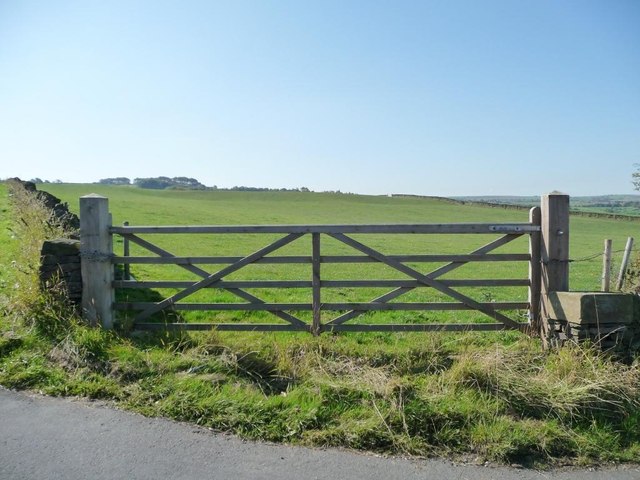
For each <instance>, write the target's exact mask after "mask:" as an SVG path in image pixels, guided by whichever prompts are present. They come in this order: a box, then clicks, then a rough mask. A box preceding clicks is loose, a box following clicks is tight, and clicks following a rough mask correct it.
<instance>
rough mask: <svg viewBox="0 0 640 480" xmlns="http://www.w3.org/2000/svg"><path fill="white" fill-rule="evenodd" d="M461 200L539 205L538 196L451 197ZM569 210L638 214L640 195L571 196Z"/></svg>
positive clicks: (607, 213) (525, 205)
mask: <svg viewBox="0 0 640 480" xmlns="http://www.w3.org/2000/svg"><path fill="white" fill-rule="evenodd" d="M451 198H452V199H453V200H457V201H461V202H474V203H488V204H493V205H514V206H519V207H531V206H534V205H539V203H540V197H529V196H508V195H487V196H469V197H451ZM570 202H571V210H572V211H577V212H589V213H602V214H605V215H632V216H640V195H596V196H587V197H571V199H570Z"/></svg>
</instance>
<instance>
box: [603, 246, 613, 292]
mask: <svg viewBox="0 0 640 480" xmlns="http://www.w3.org/2000/svg"><path fill="white" fill-rule="evenodd" d="M611 244H612V241H611V240H609V239H607V240H605V241H604V254H603V255H602V291H603V292H608V291H609V287H610V286H611Z"/></svg>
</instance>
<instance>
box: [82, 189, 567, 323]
mask: <svg viewBox="0 0 640 480" xmlns="http://www.w3.org/2000/svg"><path fill="white" fill-rule="evenodd" d="M568 207H569V197H568V196H567V195H563V194H556V193H554V194H549V195H545V196H543V197H542V204H541V207H534V208H532V209H531V210H530V212H529V219H528V221H527V222H523V223H465V224H462V223H451V224H402V225H399V224H398V225H396V224H394V225H278V226H272V225H252V226H242V225H232V226H219V225H216V226H129V225H124V226H112V225H111V215H110V213H109V208H108V199H107V198H105V197H101V196H98V195H87V196H84V197H81V198H80V223H81V227H80V234H81V235H80V237H81V239H80V240H81V258H82V261H81V264H82V275H83V303H82V305H83V312H84V315H85V318H87V319H88V321H89V322H90V323H91V324H100V325H102V326H103V327H105V328H112V326H113V323H114V318H115V312H117V311H123V310H128V311H135V312H137V313H136V314H135V315H134V318H133V322H134V328H136V329H140V330H155V329H181V330H205V329H212V328H216V329H218V330H236V331H308V332H311V333H313V334H316V335H317V334H320V333H321V332H327V331H328V332H338V331H474V330H475V331H488V330H505V329H511V330H520V331H526V332H528V331H537V330H539V328H540V315H541V304H542V302H541V297H542V295H544V294H545V293H546V292H548V291H553V290H555V291H564V290H568V240H569V208H568ZM154 234H270V235H273V234H279V235H282V236H281V237H280V238H279V239H278V240H276V241H273V242H271V243H268V244H267V245H265V246H264V247H263V248H260V249H259V250H257V251H255V252H252V253H250V254H248V255H246V256H243V257H242V256H240V257H220V256H218V257H216V256H209V257H181V256H176V255H174V254H173V253H171V252H170V251H167V250H166V249H164V248H161V247H159V246H157V245H155V244H154V243H152V242H151V241H149V240H148V239H146V238H142V237H141V235H145V237H149V236H153V235H154ZM352 234H358V235H359V238H361V237H362V236H363V235H362V234H389V235H393V234H447V235H469V234H471V235H473V234H493V235H496V236H497V238H496V239H495V240H493V241H491V242H490V243H488V244H486V245H484V246H482V247H480V248H477V249H476V250H474V251H472V252H468V253H464V254H455V255H452V254H447V255H437V254H436V255H434V254H424V255H423V254H420V255H388V254H384V253H382V252H380V251H379V250H378V249H375V248H372V247H370V246H367V245H366V244H365V243H363V242H362V241H360V240H356V239H354V238H353V237H352V236H350V235H352ZM114 235H120V236H121V237H122V238H123V239H124V243H125V245H127V244H128V243H133V244H137V245H138V246H140V247H142V248H144V249H146V250H147V251H149V252H150V253H152V254H153V256H145V257H134V256H130V255H128V252H127V251H125V252H124V254H123V255H121V256H118V255H115V254H114V252H113V243H114V242H113V236H114ZM305 235H310V236H311V252H310V255H306V256H305V255H303V256H292V255H288V256H286V255H281V256H273V255H270V254H272V253H274V252H276V251H278V250H279V249H281V248H282V247H284V246H285V245H288V244H290V243H291V242H293V241H295V240H297V239H298V238H301V237H302V236H305ZM523 235H527V236H528V237H529V251H528V252H526V253H525V252H523V253H509V254H495V253H492V252H493V250H495V249H497V248H498V247H501V246H503V245H505V244H507V243H509V242H512V241H513V240H515V239H516V238H519V237H521V236H523ZM325 236H326V237H330V238H332V239H334V240H337V241H338V242H340V243H342V244H345V245H347V246H349V247H351V248H352V249H353V250H354V251H355V252H357V253H358V255H323V254H322V250H321V242H322V238H323V237H325ZM125 250H128V249H125ZM496 261H498V262H505V261H506V262H513V261H521V262H522V261H526V262H528V263H529V269H528V271H529V274H528V278H525V279H485V280H482V279H480V280H478V279H476V280H460V279H455V280H454V279H449V280H444V279H441V278H440V277H442V276H443V275H444V274H446V273H448V272H451V271H453V270H455V269H457V268H459V267H461V266H463V265H465V264H468V263H469V262H496ZM365 262H378V263H380V264H383V265H386V266H388V267H391V268H392V269H394V270H395V271H398V272H401V273H402V274H404V275H406V277H407V279H405V280H375V279H361V280H324V279H323V278H322V268H321V267H322V265H323V264H330V263H365ZM421 262H440V263H444V262H446V263H445V264H444V265H442V266H440V267H439V268H436V269H435V270H432V271H430V272H428V273H421V272H420V271H418V270H416V269H415V268H412V267H410V266H408V265H406V264H407V263H421ZM255 263H277V264H301V263H302V264H309V265H310V267H311V268H310V270H311V271H310V278H308V279H307V280H241V281H239V280H236V281H232V280H226V279H225V277H228V276H229V275H230V274H232V273H234V272H238V271H239V270H241V269H242V268H244V267H246V266H248V265H252V264H255ZM131 264H165V265H166V264H171V265H178V266H179V267H181V268H184V269H186V270H188V271H189V272H191V273H193V274H196V275H197V276H198V277H199V280H196V281H171V280H158V281H136V280H132V279H130V278H128V277H127V276H125V278H124V279H118V280H116V279H115V278H114V270H115V268H114V266H115V265H124V266H125V270H126V271H128V269H129V265H131ZM199 265H226V266H225V267H223V268H221V269H219V270H217V271H213V272H210V271H209V270H208V269H204V268H202V267H201V266H199ZM504 286H523V287H524V286H526V287H528V292H529V294H528V299H527V301H526V302H523V301H520V302H478V301H477V300H474V299H472V298H470V297H469V296H468V295H466V294H463V293H461V292H460V291H458V290H456V287H504ZM342 287H348V288H359V287H387V288H391V289H392V290H390V291H389V292H388V293H386V294H384V295H382V296H378V297H377V298H374V299H372V300H371V301H369V302H340V303H335V302H332V303H328V302H323V301H322V298H323V295H322V291H323V289H326V288H342ZM424 287H429V288H433V289H435V290H437V291H439V292H440V293H442V294H444V295H446V296H447V297H449V298H450V299H451V300H455V301H452V302H425V303H418V302H404V303H401V302H392V300H395V299H396V298H398V297H400V296H402V295H404V294H405V293H407V292H410V291H412V290H414V289H416V288H424ZM126 288H172V289H178V290H179V291H178V292H177V293H175V294H173V295H170V296H168V297H166V298H164V299H163V300H161V301H158V302H125V303H117V302H115V301H114V299H115V295H114V292H115V289H126ZM204 288H220V289H224V290H226V291H228V292H230V293H232V294H233V295H235V296H237V297H239V298H240V299H242V300H244V302H242V303H186V302H182V300H183V299H185V298H186V297H188V296H190V295H192V294H194V293H195V292H198V291H200V290H201V289H204ZM255 288H309V289H311V297H312V299H311V302H308V303H267V302H265V301H263V300H261V299H260V298H258V297H257V296H255V295H253V294H252V293H250V292H249V291H247V290H251V289H255ZM167 309H169V310H177V311H180V310H205V311H243V310H244V311H267V312H269V313H271V314H272V315H274V316H275V317H278V318H279V319H280V322H279V323H239V322H237V323H236V322H232V323H185V322H174V323H168V322H158V321H149V319H150V317H152V316H153V315H154V314H156V313H158V312H162V311H163V310H167ZM518 309H519V310H527V311H528V321H525V322H523V321H521V320H520V319H517V318H510V317H509V316H507V315H505V314H504V313H502V311H506V310H518ZM391 310H396V311H397V310H411V311H434V310H473V311H477V312H480V313H481V314H482V315H484V316H487V317H490V318H491V319H492V320H493V322H491V323H464V324H462V323H440V324H434V323H410V324H387V323H384V324H363V323H349V321H350V320H352V319H354V318H356V317H358V316H360V315H361V314H363V313H365V312H370V311H391ZM300 311H311V312H312V321H311V323H309V322H305V321H303V320H301V319H300V318H298V317H296V316H295V315H294V313H296V312H300ZM323 311H336V312H339V313H338V314H337V316H336V317H335V318H333V319H332V320H330V321H327V322H322V317H321V312H323Z"/></svg>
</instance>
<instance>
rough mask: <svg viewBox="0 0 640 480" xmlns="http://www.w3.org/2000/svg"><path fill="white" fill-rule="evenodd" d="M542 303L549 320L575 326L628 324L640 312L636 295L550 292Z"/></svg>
mask: <svg viewBox="0 0 640 480" xmlns="http://www.w3.org/2000/svg"><path fill="white" fill-rule="evenodd" d="M543 301H544V305H543V308H544V310H543V311H544V312H545V313H546V316H547V317H548V318H550V319H555V320H564V321H567V322H569V323H572V324H578V325H602V324H616V325H621V324H625V325H628V324H633V323H635V322H637V321H638V320H636V318H638V313H640V302H639V300H638V296H637V295H635V294H630V293H610V292H550V293H549V294H548V295H547V297H546V298H545V299H543Z"/></svg>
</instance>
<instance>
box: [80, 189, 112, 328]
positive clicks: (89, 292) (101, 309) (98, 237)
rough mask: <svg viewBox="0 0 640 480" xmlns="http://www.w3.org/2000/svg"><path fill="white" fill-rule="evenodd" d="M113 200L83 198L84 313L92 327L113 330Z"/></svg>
mask: <svg viewBox="0 0 640 480" xmlns="http://www.w3.org/2000/svg"><path fill="white" fill-rule="evenodd" d="M109 227H111V216H110V214H109V199H108V198H106V197H103V196H100V195H96V194H90V195H86V196H84V197H80V257H81V271H82V312H83V316H84V318H85V320H87V321H88V322H89V324H90V325H92V326H96V325H101V326H102V327H103V328H106V329H111V328H113V302H114V290H113V265H112V263H111V257H112V256H113V243H112V238H111V233H110V232H109Z"/></svg>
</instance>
